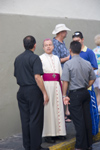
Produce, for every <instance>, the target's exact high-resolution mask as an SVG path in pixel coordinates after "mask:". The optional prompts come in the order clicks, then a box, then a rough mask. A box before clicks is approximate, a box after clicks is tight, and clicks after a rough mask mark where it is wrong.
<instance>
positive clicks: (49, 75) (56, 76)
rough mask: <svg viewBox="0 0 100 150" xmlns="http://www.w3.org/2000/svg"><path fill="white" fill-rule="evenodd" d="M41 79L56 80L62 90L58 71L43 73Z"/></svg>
mask: <svg viewBox="0 0 100 150" xmlns="http://www.w3.org/2000/svg"><path fill="white" fill-rule="evenodd" d="M43 80H44V81H58V82H59V83H60V86H61V91H62V84H61V81H60V74H59V73H44V74H43Z"/></svg>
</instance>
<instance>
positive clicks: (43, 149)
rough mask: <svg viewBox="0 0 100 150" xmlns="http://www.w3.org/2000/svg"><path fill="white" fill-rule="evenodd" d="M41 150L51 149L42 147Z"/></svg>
mask: <svg viewBox="0 0 100 150" xmlns="http://www.w3.org/2000/svg"><path fill="white" fill-rule="evenodd" d="M40 150H49V148H43V147H40Z"/></svg>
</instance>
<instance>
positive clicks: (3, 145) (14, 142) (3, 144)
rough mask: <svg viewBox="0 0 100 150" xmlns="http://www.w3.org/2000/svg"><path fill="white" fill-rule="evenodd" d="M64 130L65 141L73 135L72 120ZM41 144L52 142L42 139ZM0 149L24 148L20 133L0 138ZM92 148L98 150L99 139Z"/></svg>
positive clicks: (20, 149)
mask: <svg viewBox="0 0 100 150" xmlns="http://www.w3.org/2000/svg"><path fill="white" fill-rule="evenodd" d="M66 130H67V136H66V137H67V139H66V140H67V141H68V140H70V139H71V138H73V137H75V129H74V125H73V122H71V123H67V124H66ZM66 140H65V141H66ZM60 142H63V141H61V140H60V141H59V140H58V141H56V143H55V144H58V143H60ZM53 145H54V144H53ZM42 146H43V147H49V146H52V144H48V143H46V142H45V141H44V139H43V142H42ZM0 150H24V148H23V146H22V134H21V133H18V134H16V135H13V136H11V137H8V138H6V139H2V140H0ZM93 150H100V141H99V142H97V143H95V144H93Z"/></svg>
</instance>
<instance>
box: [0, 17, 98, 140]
mask: <svg viewBox="0 0 100 150" xmlns="http://www.w3.org/2000/svg"><path fill="white" fill-rule="evenodd" d="M58 23H65V24H66V26H68V27H69V28H70V29H71V30H72V31H71V32H68V36H67V38H66V39H65V43H66V46H67V47H68V48H69V43H70V41H71V40H72V39H71V36H72V34H73V32H74V31H76V30H80V31H82V32H83V34H84V38H85V44H86V45H87V46H88V47H89V48H91V49H92V48H94V47H95V44H94V36H95V35H96V34H98V33H100V32H99V31H100V21H94V20H87V19H86V20H82V19H68V18H58V17H55V18H54V17H35V16H25V15H11V14H0V139H1V138H5V137H7V136H10V135H12V134H15V133H18V132H20V131H21V125H20V117H19V110H18V106H17V100H16V93H17V90H18V86H17V84H16V80H15V78H14V76H13V71H14V68H13V63H14V60H15V57H16V56H17V55H18V54H20V53H21V52H23V51H24V48H23V43H22V40H23V38H24V37H25V36H26V35H33V36H34V37H35V38H36V41H37V48H36V51H35V53H36V54H39V55H40V54H42V53H43V49H42V42H43V40H44V39H45V38H51V39H52V38H53V35H52V34H51V33H52V31H53V29H54V27H55V25H56V24H58Z"/></svg>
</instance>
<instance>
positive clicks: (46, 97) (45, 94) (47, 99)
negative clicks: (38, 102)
mask: <svg viewBox="0 0 100 150" xmlns="http://www.w3.org/2000/svg"><path fill="white" fill-rule="evenodd" d="M43 96H44V105H47V104H48V102H49V97H48V95H47V93H46V92H45V93H44V94H43Z"/></svg>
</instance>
